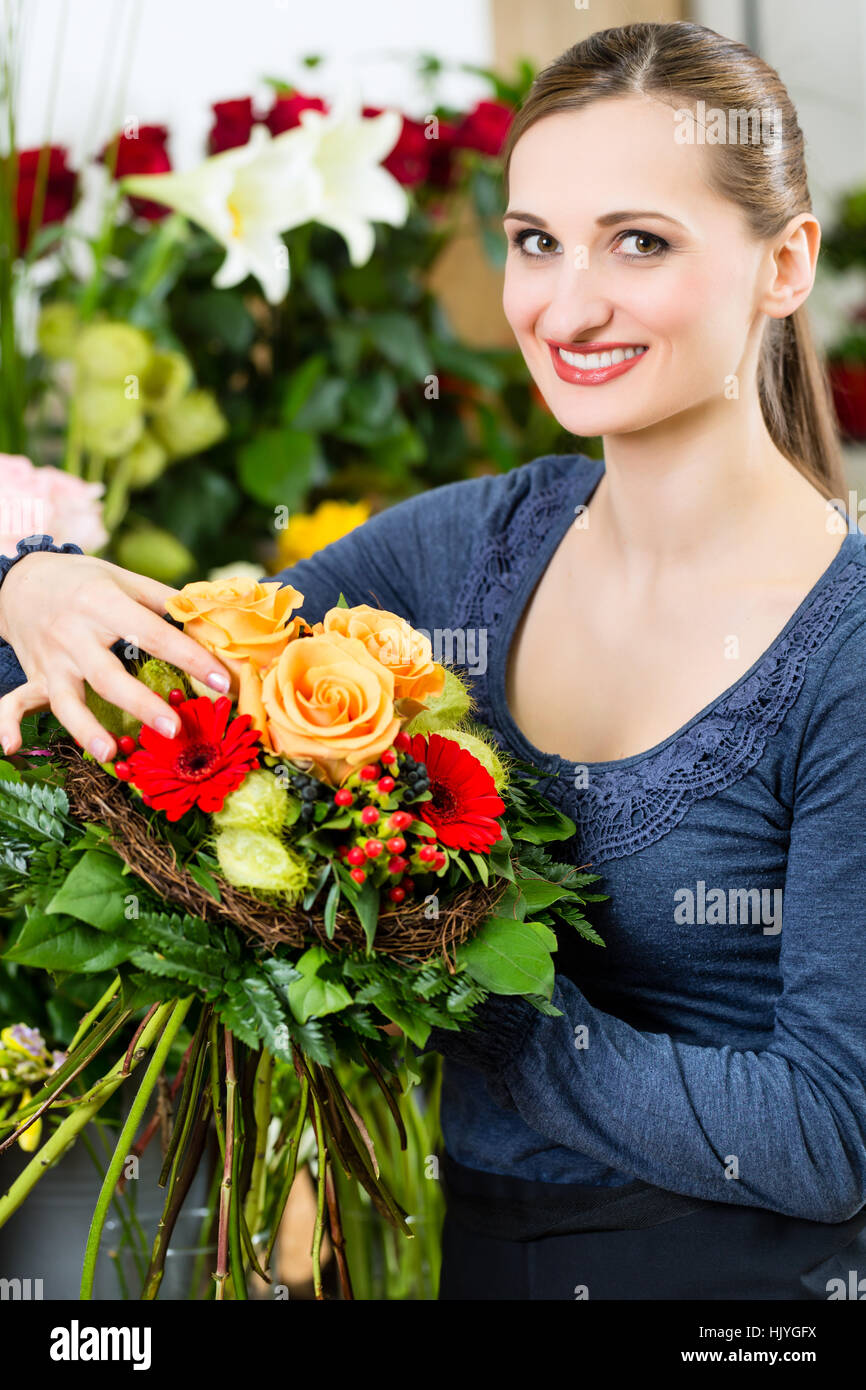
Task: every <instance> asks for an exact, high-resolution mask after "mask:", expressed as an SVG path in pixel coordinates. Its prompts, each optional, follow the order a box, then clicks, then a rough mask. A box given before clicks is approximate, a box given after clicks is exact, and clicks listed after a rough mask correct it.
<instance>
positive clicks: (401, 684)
mask: <svg viewBox="0 0 866 1390" xmlns="http://www.w3.org/2000/svg"><path fill="white" fill-rule="evenodd" d="M321 629H322V631H323V632H340V633H342V634H343V635H344V636H345V637H355V638H357V640H358V641H359V642H363V644H364V646H365V647H366V649H367V651H368V652H369V653H370V655H371V656H372V657H375V658H376V660H377V661H380V662H381V663H382V665H383V666H387V667H388V670H389V671H390V672H391V673H392V675H393V677H394V699H395V700H396V701H398V702H400V703H399V711H400V715H401V717H402V718H410V719H411V718H412V716H413V715H415V714H418V713H419V711H421V710H422V709H426V704H425V701H426V700H429V699H430V698H431V697H432V696H434V695H441V694H442V690H443V688H444V686H445V668H444V666H440V665H439V664H438V662H435V661H434V660H433V648H432V647H431V645H430V639H429V637H425V636H424V634H423V633H422V632H418V631H416V629H415V628H414V627H412V626H411V624H409V623H407V622H406V619H405V618H401V617H398V615H397V614H396V613H389V612H388V611H387V609H383V608H371V607H370V605H369V604H367V603H359V604H357V605H356V606H355V607H354V608H329V609H328V611H327V613H326V614H325V616H324V618H323V620H322V623H321Z"/></svg>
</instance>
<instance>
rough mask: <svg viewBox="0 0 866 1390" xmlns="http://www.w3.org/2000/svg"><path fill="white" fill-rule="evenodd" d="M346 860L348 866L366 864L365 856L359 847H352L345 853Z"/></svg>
mask: <svg viewBox="0 0 866 1390" xmlns="http://www.w3.org/2000/svg"><path fill="white" fill-rule="evenodd" d="M346 858H347V859H348V861H349V863H350V864H366V862H367V856H366V854H365V853H364V851H363V850H362V849H361V846H360V845H353V846H352V848H351V849H350V850H348V851H347V853H346Z"/></svg>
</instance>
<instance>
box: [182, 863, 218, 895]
mask: <svg viewBox="0 0 866 1390" xmlns="http://www.w3.org/2000/svg"><path fill="white" fill-rule="evenodd" d="M186 871H187V873H188V874H189V876H190V878H194V879H195V881H196V883H197V884H198V886H199V888H203V889H204V891H205V892H206V893H209V894H210V896H211V897H212V898H214V899H215V900H216V901H217V902H222V894H221V893H220V886H219V884H218V883H217V881H216V879H215V878H214V876H213V874H212V873H210V872H209V871H208V870H207V869H206V868H205V867H204V865H203V864H187V866H186Z"/></svg>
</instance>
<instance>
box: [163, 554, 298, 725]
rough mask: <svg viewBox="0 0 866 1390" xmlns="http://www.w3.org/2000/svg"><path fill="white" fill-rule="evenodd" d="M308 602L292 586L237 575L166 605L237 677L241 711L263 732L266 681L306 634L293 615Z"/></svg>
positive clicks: (190, 587) (184, 592) (189, 590)
mask: <svg viewBox="0 0 866 1390" xmlns="http://www.w3.org/2000/svg"><path fill="white" fill-rule="evenodd" d="M303 601H304V596H303V594H302V593H299V592H298V590H297V589H294V588H293V587H292V585H291V584H280V583H279V582H278V581H277V580H274V581H273V582H271V583H264V584H262V583H260V582H259V581H258V580H256V579H249V578H246V577H244V576H236V577H234V578H229V579H219V580H213V581H204V580H202V581H200V582H198V583H195V584H186V585H185V586H184V588H182V589H181V590H180V592H179V593H177V594H173V595H172V596H171V597H170V598H168V599H167V600H166V604H165V606H166V609H167V611H168V612H169V613H170V614H171V616H172V617H173V618H176V619H177V620H178V621H179V622H182V623H183V625H184V632H186V634H187V635H188V636H189V637H192V638H194V639H195V641H196V642H199V643H200V644H201V646H203V647H206V648H207V650H208V651H209V652H213V654H214V656H216V657H218V658H219V660H220V661H221V662H222V663H223V665H224V666H225V667H226V669H227V670H228V671H230V672H231V673H232V676H233V677H234V692H233V693H234V694H235V696H236V697H237V702H238V713H239V714H249V715H250V716H251V717H252V722H253V726H254V728H256V729H259V730H260V731H261V730H262V729H263V728H264V711H263V709H262V704H261V678H262V676H263V674H264V672H265V671H266V670H267V668H268V666H270V665H272V664H273V662H274V661H276V659H277V657H278V656H279V655H280V653H281V652H282V651H283V649H284V648H285V646H286V644H287V643H288V642H290V641H291V640H292V639H293V638H295V637H297V636H299V634H300V633H301V632H302V631H305V630H306V628H307V626H308V624H307V623H305V622H304V619H303V618H301V617H300V616H298V617H295V618H292V617H291V613H292V610H293V609H295V608H297V607H299V605H300V604H302V603H303Z"/></svg>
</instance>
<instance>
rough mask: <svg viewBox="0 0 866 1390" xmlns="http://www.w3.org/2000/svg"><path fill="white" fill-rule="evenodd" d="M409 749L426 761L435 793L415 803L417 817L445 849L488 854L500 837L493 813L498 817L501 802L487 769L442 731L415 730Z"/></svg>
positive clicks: (503, 807)
mask: <svg viewBox="0 0 866 1390" xmlns="http://www.w3.org/2000/svg"><path fill="white" fill-rule="evenodd" d="M408 751H409V753H410V755H411V756H412V757H413V758H415V759H416V760H417V761H418V762H420V763H426V765H427V773H428V775H429V778H430V790H431V792H432V793H433V796H432V798H431V799H430V800H429V801H420V802H419V803H418V805H417V814H418V818H419V820H425V821H426V822H427V824H428V825H429V826H431V827H432V828H433V829H434V830H435V831H436V834H437V836H438V837H439V840H440V841H441V843H442V844H443V845H446V846H447V847H448V848H449V849H469V850H475V852H476V853H478V854H489V853H490V846H491V845H494V844H495V843H496V841H497V840H501V839H502V827H501V825H500V824H499V822H498V821H497V820H496V819H495V817H496V816H501V815H502V813H503V811H504V810H505V802H504V801H503V800H502V798H501V797H500V796H497V794H496V788H495V786H494V783H493V778H492V777H491V776H490V773H489V772H488V771H487V768H486V767H483V766H482V765H481V763H480V762H479V761H478V759H477V758H475V757H473V755H472V754H471V753H470V752H468V750H467V749H465V748H461V747H460V744H459V743H455V742H454V739H453V738H443V737H442V735H441V734H430V735H429V736H425V735H424V734H414V735H413V736H412V737H411V746H410V748H409V750H408Z"/></svg>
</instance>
